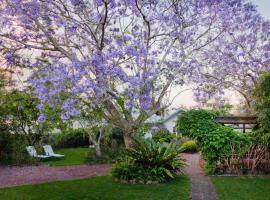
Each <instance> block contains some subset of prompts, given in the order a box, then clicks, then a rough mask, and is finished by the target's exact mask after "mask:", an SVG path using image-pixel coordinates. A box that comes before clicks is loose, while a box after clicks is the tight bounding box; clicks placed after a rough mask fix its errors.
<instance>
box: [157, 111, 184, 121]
mask: <svg viewBox="0 0 270 200" xmlns="http://www.w3.org/2000/svg"><path fill="white" fill-rule="evenodd" d="M181 112H184V110H183V109H178V110H176V111H175V112H173V113H172V114H170V115H168V116H167V117H165V118H164V119H163V120H162V123H164V122H167V121H169V120H170V119H172V118H173V117H175V116H178V115H179V114H180V113H181Z"/></svg>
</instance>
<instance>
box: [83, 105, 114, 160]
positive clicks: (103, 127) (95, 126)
mask: <svg viewBox="0 0 270 200" xmlns="http://www.w3.org/2000/svg"><path fill="white" fill-rule="evenodd" d="M103 115H104V110H103V109H102V108H96V109H95V110H92V111H91V112H89V109H88V108H87V109H82V113H81V117H80V118H79V119H78V120H79V122H80V124H81V126H82V128H83V129H84V130H85V131H86V132H87V134H88V136H89V143H90V144H93V145H94V146H95V150H96V156H97V157H101V155H102V152H101V141H102V139H104V138H105V137H106V136H108V135H109V134H111V132H112V126H111V125H110V124H108V123H106V121H105V120H104V116H103Z"/></svg>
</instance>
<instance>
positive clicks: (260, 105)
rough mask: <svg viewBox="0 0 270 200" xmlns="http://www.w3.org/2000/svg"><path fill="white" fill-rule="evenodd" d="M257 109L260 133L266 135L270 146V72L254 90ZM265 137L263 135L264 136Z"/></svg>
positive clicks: (260, 80)
mask: <svg viewBox="0 0 270 200" xmlns="http://www.w3.org/2000/svg"><path fill="white" fill-rule="evenodd" d="M254 98H255V108H256V110H257V112H258V121H259V127H260V133H264V134H265V135H268V136H265V142H266V143H268V144H269V146H270V139H269V138H270V136H269V135H270V123H269V121H270V72H267V73H264V74H263V75H262V76H261V77H260V78H259V81H258V84H257V86H256V88H255V90H254ZM262 135H263V134H262Z"/></svg>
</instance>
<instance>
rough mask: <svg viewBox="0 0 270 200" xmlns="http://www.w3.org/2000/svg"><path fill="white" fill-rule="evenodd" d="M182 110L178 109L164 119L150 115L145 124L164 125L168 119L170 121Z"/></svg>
mask: <svg viewBox="0 0 270 200" xmlns="http://www.w3.org/2000/svg"><path fill="white" fill-rule="evenodd" d="M183 111H184V110H183V109H178V110H176V111H174V112H173V113H172V114H170V115H168V116H166V117H165V118H163V117H161V116H159V115H156V114H154V115H152V116H151V117H150V118H148V119H147V120H146V121H145V122H146V123H150V124H154V123H164V122H167V121H169V120H170V119H172V118H173V117H175V116H177V115H179V113H181V112H183Z"/></svg>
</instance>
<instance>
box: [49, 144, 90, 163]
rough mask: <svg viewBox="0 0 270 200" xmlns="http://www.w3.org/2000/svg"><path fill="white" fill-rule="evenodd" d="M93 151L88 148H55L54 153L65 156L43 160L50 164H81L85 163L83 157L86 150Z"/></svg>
mask: <svg viewBox="0 0 270 200" xmlns="http://www.w3.org/2000/svg"><path fill="white" fill-rule="evenodd" d="M90 151H94V149H90V148H64V149H59V150H55V153H59V154H63V155H65V158H61V159H53V160H47V161H44V163H46V164H49V165H50V166H64V165H82V164H85V157H86V155H87V153H88V152H90Z"/></svg>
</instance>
